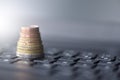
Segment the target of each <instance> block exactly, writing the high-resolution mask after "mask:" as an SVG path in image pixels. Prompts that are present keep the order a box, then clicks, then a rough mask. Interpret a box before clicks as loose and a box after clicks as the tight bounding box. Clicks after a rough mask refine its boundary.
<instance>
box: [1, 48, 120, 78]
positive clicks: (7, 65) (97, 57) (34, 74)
mask: <svg viewBox="0 0 120 80" xmlns="http://www.w3.org/2000/svg"><path fill="white" fill-rule="evenodd" d="M109 52H110V51H108V52H107V50H102V49H98V50H96V49H83V50H82V49H80V50H78V51H77V50H59V49H56V48H50V49H46V48H45V58H44V59H42V60H38V59H34V60H21V59H20V58H18V57H16V56H15V52H14V51H10V50H3V52H2V51H1V56H0V79H1V80H9V79H12V80H120V68H119V67H120V57H119V56H117V54H119V53H115V54H111V53H113V52H112V51H111V53H109ZM6 76H7V77H6Z"/></svg>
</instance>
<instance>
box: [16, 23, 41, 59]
mask: <svg viewBox="0 0 120 80" xmlns="http://www.w3.org/2000/svg"><path fill="white" fill-rule="evenodd" d="M17 56H18V57H21V58H28V59H29V58H37V57H43V45H42V40H41V37H40V32H39V27H38V26H37V25H31V26H29V27H22V28H21V32H20V38H19V41H18V43H17Z"/></svg>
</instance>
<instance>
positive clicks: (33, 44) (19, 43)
mask: <svg viewBox="0 0 120 80" xmlns="http://www.w3.org/2000/svg"><path fill="white" fill-rule="evenodd" d="M19 45H20V46H35V45H41V43H21V42H18V46H19Z"/></svg>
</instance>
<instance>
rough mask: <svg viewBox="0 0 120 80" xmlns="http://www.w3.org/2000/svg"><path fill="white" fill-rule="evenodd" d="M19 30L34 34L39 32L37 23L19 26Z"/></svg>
mask: <svg viewBox="0 0 120 80" xmlns="http://www.w3.org/2000/svg"><path fill="white" fill-rule="evenodd" d="M21 32H22V33H27V34H28V33H32V34H36V33H39V27H38V26H37V25H31V26H29V27H27V26H26V27H22V28H21Z"/></svg>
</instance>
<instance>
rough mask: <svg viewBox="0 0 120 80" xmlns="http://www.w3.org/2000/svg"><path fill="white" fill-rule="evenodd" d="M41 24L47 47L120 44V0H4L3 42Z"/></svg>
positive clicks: (0, 17) (0, 15) (0, 7)
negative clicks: (23, 27)
mask: <svg viewBox="0 0 120 80" xmlns="http://www.w3.org/2000/svg"><path fill="white" fill-rule="evenodd" d="M33 24H35V25H39V27H40V31H41V36H42V39H43V44H44V45H45V46H52V47H56V46H58V47H62V46H66V47H67V46H73V45H74V46H75V47H79V46H81V45H85V44H86V45H89V46H91V45H93V44H94V45H97V44H98V45H102V44H106V45H114V46H119V45H120V1H119V0H0V45H1V46H2V45H6V46H7V45H11V44H16V42H17V40H18V39H19V31H20V27H21V26H26V25H33Z"/></svg>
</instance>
